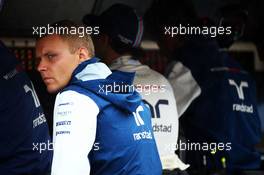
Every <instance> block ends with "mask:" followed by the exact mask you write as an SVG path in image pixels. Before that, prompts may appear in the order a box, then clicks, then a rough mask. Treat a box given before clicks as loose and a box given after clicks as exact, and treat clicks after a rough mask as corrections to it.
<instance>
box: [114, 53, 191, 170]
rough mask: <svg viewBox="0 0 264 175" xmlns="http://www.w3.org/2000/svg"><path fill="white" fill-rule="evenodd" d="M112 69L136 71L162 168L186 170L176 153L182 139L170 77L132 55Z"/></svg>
mask: <svg viewBox="0 0 264 175" xmlns="http://www.w3.org/2000/svg"><path fill="white" fill-rule="evenodd" d="M110 69H111V70H120V71H125V72H135V79H134V85H135V86H136V88H137V91H138V92H139V93H140V94H141V96H142V98H143V101H144V102H145V104H146V105H147V106H148V107H149V108H150V111H151V114H152V127H153V131H154V135H155V138H156V142H157V147H158V150H159V155H160V158H161V162H162V168H163V169H175V168H180V169H182V170H183V169H186V168H187V167H188V166H186V165H184V164H183V163H182V162H181V161H180V159H179V158H178V156H177V155H176V154H175V150H176V143H177V139H178V113H177V108H176V101H175V98H174V94H173V90H172V87H171V85H170V84H169V82H168V80H167V79H166V78H165V77H164V76H163V75H161V74H160V73H158V72H156V71H154V70H152V69H150V68H149V67H148V66H146V65H142V64H141V63H140V62H139V61H137V60H135V59H133V58H132V56H130V55H126V56H122V57H119V58H117V59H115V61H114V62H113V63H112V65H111V66H110Z"/></svg>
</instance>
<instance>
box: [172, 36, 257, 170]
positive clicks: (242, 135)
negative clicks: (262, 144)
mask: <svg viewBox="0 0 264 175" xmlns="http://www.w3.org/2000/svg"><path fill="white" fill-rule="evenodd" d="M218 48H219V47H218V45H217V43H216V42H215V41H214V40H212V39H208V38H202V37H200V38H198V39H195V38H193V39H191V40H189V41H188V42H187V44H186V46H185V47H183V48H182V49H181V50H178V52H177V55H176V57H177V58H178V60H179V61H180V62H181V63H182V64H183V65H184V66H186V67H187V68H188V69H189V70H190V71H191V73H192V76H193V78H194V80H195V83H197V84H198V86H199V88H200V89H201V94H200V95H199V97H197V98H196V99H195V100H193V101H192V103H191V105H190V106H189V107H188V109H187V111H186V112H185V113H184V116H183V117H182V118H181V120H182V121H181V124H182V126H183V128H184V131H185V136H186V138H187V140H188V141H189V143H190V142H195V143H204V142H206V143H208V144H210V143H217V144H221V145H222V144H224V150H223V146H221V149H222V150H218V149H216V150H215V151H216V152H214V153H213V154H211V153H210V150H208V151H195V150H193V151H190V150H189V151H187V163H190V164H191V167H193V168H194V169H199V168H202V167H207V168H209V169H213V168H216V169H221V168H227V169H228V170H230V171H232V170H241V169H255V168H258V167H259V165H260V155H259V153H258V152H257V151H256V149H255V145H256V144H257V143H258V142H259V140H260V136H261V132H260V125H259V124H260V120H259V116H258V111H257V107H256V106H257V105H256V91H255V84H254V81H253V80H252V79H251V77H250V76H249V74H248V73H247V72H245V71H244V70H243V69H242V68H241V67H240V66H239V65H238V64H237V63H236V62H235V61H234V60H233V59H232V58H230V57H229V56H228V55H227V54H226V53H224V52H220V51H219V50H218ZM179 94H181V93H180V92H179Z"/></svg>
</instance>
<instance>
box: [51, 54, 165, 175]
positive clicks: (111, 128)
mask: <svg viewBox="0 0 264 175" xmlns="http://www.w3.org/2000/svg"><path fill="white" fill-rule="evenodd" d="M133 77H134V74H132V73H123V72H119V71H117V72H114V73H111V71H110V69H109V68H108V67H107V66H106V65H105V64H103V63H99V62H97V59H96V58H92V59H90V60H87V61H85V62H83V63H81V64H80V65H79V66H78V67H77V69H75V71H74V72H73V76H72V79H71V81H70V83H69V85H68V86H67V87H66V88H65V89H63V90H62V92H60V93H59V94H58V95H57V97H56V102H55V108H54V132H53V134H54V158H53V164H52V174H53V175H68V174H69V175H72V174H75V175H83V174H89V172H90V174H98V175H112V174H115V175H118V174H126V175H130V174H131V175H136V174H152V175H160V174H161V163H160V159H159V155H158V151H157V147H156V142H155V139H154V136H153V132H152V128H151V114H150V111H149V109H148V108H147V107H146V106H145V105H144V104H143V102H142V100H141V97H140V95H139V94H138V93H137V92H136V91H134V90H133V88H132V89H131V87H133V86H131V85H132V82H133Z"/></svg>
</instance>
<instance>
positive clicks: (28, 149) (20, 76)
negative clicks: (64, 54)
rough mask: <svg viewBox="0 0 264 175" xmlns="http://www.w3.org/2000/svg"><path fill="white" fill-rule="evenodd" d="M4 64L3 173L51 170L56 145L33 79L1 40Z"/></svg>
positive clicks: (0, 108) (0, 80)
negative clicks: (49, 130) (31, 80)
mask: <svg viewBox="0 0 264 175" xmlns="http://www.w3.org/2000/svg"><path fill="white" fill-rule="evenodd" d="M0 67H1V68H0V138H1V141H0V174H3V175H4V174H5V175H21V174H38V175H40V174H42V173H43V174H44V173H47V172H49V171H50V166H51V159H52V151H51V149H52V145H50V147H48V145H49V144H51V141H50V136H49V133H48V126H47V123H46V118H45V116H44V113H43V110H42V108H41V106H40V103H39V100H38V97H37V95H36V92H35V90H34V87H33V85H32V83H31V82H30V80H29V79H28V77H27V76H26V74H25V72H24V71H23V70H22V69H21V68H20V67H19V63H18V61H17V60H16V58H15V56H14V55H13V54H12V53H11V52H10V51H9V50H8V49H7V48H6V47H5V46H4V45H3V44H2V43H1V42H0ZM40 145H42V146H41V148H40ZM44 146H45V148H44Z"/></svg>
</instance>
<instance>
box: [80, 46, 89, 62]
mask: <svg viewBox="0 0 264 175" xmlns="http://www.w3.org/2000/svg"><path fill="white" fill-rule="evenodd" d="M77 54H78V57H79V63H81V62H83V61H85V60H88V59H89V58H90V56H89V55H90V54H89V51H88V49H87V48H85V47H80V48H79V49H78V53H77Z"/></svg>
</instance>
